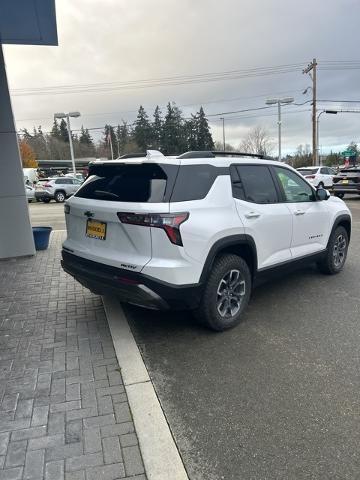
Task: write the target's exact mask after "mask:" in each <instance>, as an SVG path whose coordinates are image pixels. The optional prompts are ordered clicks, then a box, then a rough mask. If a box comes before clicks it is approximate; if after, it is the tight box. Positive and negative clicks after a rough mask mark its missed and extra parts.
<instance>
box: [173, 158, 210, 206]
mask: <svg viewBox="0 0 360 480" xmlns="http://www.w3.org/2000/svg"><path fill="white" fill-rule="evenodd" d="M218 171H219V169H218V168H217V167H213V166H212V165H181V166H180V169H179V173H178V176H177V178H176V182H175V186H174V190H173V193H172V195H171V202H187V201H190V200H201V199H202V198H205V197H206V195H207V194H208V193H209V190H210V188H211V187H212V184H213V183H214V180H215V178H216V177H217V175H218Z"/></svg>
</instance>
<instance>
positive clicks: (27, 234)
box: [0, 44, 35, 271]
mask: <svg viewBox="0 0 360 480" xmlns="http://www.w3.org/2000/svg"><path fill="white" fill-rule="evenodd" d="M34 254H35V247H34V239H33V235H32V229H31V225H30V218H29V209H28V203H27V199H26V195H25V186H24V176H23V171H22V165H21V160H20V152H19V146H18V142H17V135H16V129H15V122H14V118H13V113H12V108H11V101H10V95H9V88H8V83H7V78H6V69H5V62H4V56H3V51H2V45H1V44H0V259H2V258H9V257H20V256H24V255H34ZM0 271H1V263H0Z"/></svg>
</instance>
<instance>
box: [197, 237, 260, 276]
mask: <svg viewBox="0 0 360 480" xmlns="http://www.w3.org/2000/svg"><path fill="white" fill-rule="evenodd" d="M241 245H247V246H249V247H250V248H251V251H252V257H253V258H252V265H251V267H252V271H253V273H254V274H255V273H256V271H257V251H256V245H255V242H254V239H253V238H252V237H251V236H250V235H245V234H239V235H230V236H229V237H225V238H221V239H220V240H218V241H217V242H215V243H214V245H213V246H212V247H211V248H210V251H209V253H208V256H207V258H206V260H205V264H204V267H203V270H202V273H201V276H200V284H203V283H204V282H205V281H206V280H207V278H208V276H209V274H210V271H211V268H212V266H213V264H214V260H215V258H216V256H217V255H218V254H219V253H221V251H223V250H225V249H226V248H228V247H233V246H241Z"/></svg>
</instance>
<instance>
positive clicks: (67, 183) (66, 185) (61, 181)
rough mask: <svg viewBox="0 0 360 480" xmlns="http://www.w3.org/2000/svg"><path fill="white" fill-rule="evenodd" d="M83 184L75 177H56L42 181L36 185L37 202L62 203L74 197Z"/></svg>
mask: <svg viewBox="0 0 360 480" xmlns="http://www.w3.org/2000/svg"><path fill="white" fill-rule="evenodd" d="M82 183H83V182H82V181H81V180H78V179H77V178H73V177H65V176H64V177H54V178H48V179H47V180H46V181H45V180H44V179H42V180H41V181H39V182H38V184H37V185H36V192H35V197H36V200H37V201H42V202H44V203H49V202H50V201H51V200H55V202H57V203H62V202H64V201H65V200H66V198H68V197H70V196H71V195H73V194H74V193H75V192H76V191H77V190H78V189H79V187H80V185H81V184H82Z"/></svg>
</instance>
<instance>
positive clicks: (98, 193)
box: [94, 190, 119, 198]
mask: <svg viewBox="0 0 360 480" xmlns="http://www.w3.org/2000/svg"><path fill="white" fill-rule="evenodd" d="M94 194H95V195H96V196H98V197H111V198H119V195H116V193H112V192H106V191H105V190H94Z"/></svg>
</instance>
